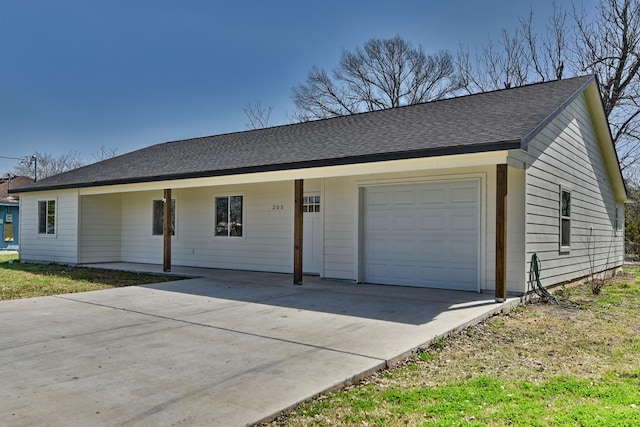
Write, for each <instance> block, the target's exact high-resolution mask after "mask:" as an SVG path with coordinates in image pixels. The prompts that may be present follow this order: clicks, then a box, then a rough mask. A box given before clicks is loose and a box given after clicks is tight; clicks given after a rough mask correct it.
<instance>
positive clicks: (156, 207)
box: [151, 199, 176, 236]
mask: <svg viewBox="0 0 640 427" xmlns="http://www.w3.org/2000/svg"><path fill="white" fill-rule="evenodd" d="M164 201H165V199H158V200H154V201H153V223H152V224H153V225H152V228H151V234H152V235H153V236H162V235H163V234H164ZM170 227H171V235H172V236H175V235H176V199H171V225H170Z"/></svg>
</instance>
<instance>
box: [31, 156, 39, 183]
mask: <svg viewBox="0 0 640 427" xmlns="http://www.w3.org/2000/svg"><path fill="white" fill-rule="evenodd" d="M31 160H32V161H33V182H36V181H38V158H37V157H36V156H35V155H33V156H31Z"/></svg>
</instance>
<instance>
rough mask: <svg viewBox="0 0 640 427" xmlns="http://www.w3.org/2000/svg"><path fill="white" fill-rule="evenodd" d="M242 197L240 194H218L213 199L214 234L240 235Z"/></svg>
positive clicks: (224, 235) (223, 235) (241, 233)
mask: <svg viewBox="0 0 640 427" xmlns="http://www.w3.org/2000/svg"><path fill="white" fill-rule="evenodd" d="M243 205H244V197H243V196H240V195H234V196H219V197H216V199H215V211H216V212H215V218H216V224H215V227H216V228H215V236H216V237H242V236H243V229H242V224H243V223H244V220H243V215H244V210H243Z"/></svg>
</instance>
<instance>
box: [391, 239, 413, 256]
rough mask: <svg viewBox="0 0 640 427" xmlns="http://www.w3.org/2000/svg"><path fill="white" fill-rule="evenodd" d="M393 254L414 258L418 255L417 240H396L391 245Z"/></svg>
mask: <svg viewBox="0 0 640 427" xmlns="http://www.w3.org/2000/svg"><path fill="white" fill-rule="evenodd" d="M391 251H392V253H393V254H396V255H402V256H405V257H408V258H412V257H414V256H415V255H416V241H415V239H394V240H393V241H392V243H391Z"/></svg>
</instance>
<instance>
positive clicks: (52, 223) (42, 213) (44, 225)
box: [38, 200, 56, 235]
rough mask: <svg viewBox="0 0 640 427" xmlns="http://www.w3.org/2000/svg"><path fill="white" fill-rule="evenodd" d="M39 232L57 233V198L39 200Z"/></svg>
mask: <svg viewBox="0 0 640 427" xmlns="http://www.w3.org/2000/svg"><path fill="white" fill-rule="evenodd" d="M38 234H48V235H54V234H56V201H55V200H38Z"/></svg>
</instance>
